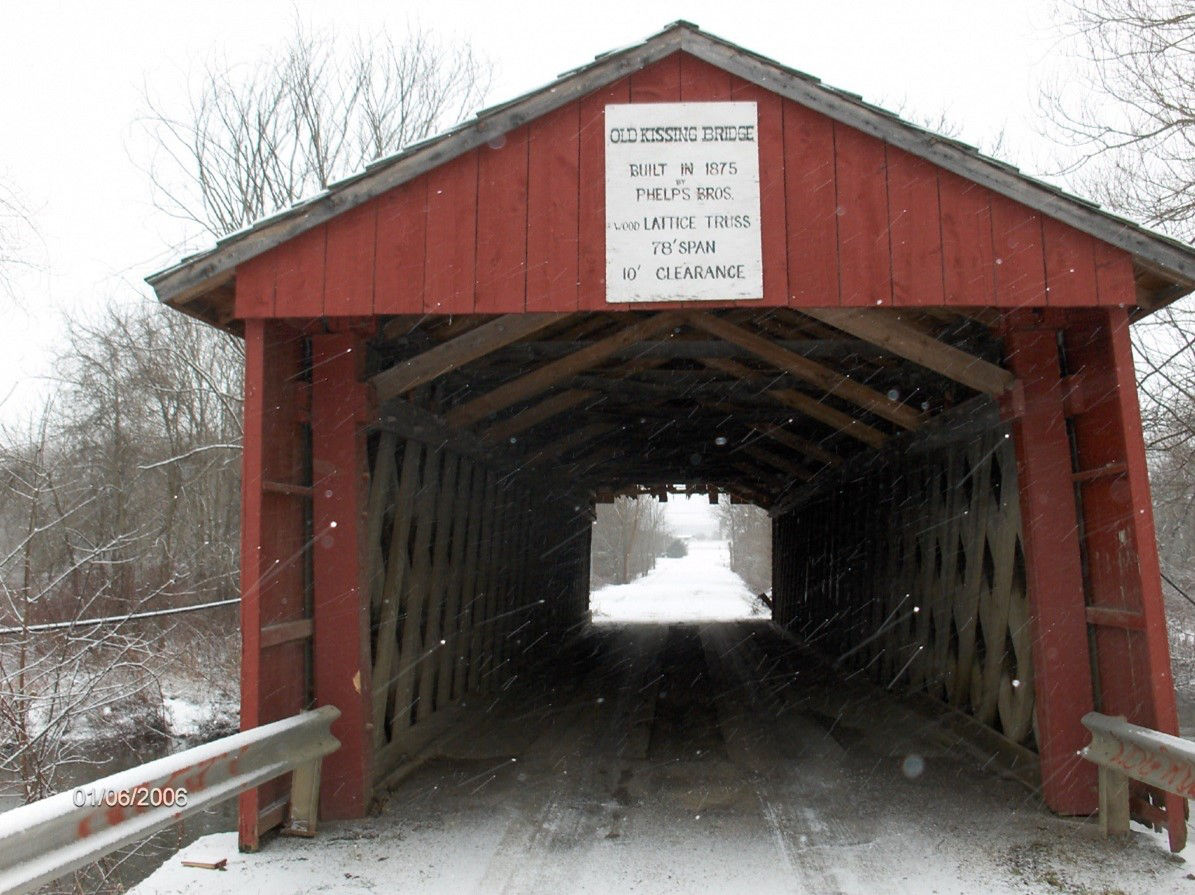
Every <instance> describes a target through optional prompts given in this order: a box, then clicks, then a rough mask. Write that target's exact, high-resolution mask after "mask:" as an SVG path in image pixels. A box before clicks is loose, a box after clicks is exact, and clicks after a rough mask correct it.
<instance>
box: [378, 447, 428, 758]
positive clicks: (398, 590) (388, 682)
mask: <svg viewBox="0 0 1195 895" xmlns="http://www.w3.org/2000/svg"><path fill="white" fill-rule="evenodd" d="M422 467H423V446H422V445H421V444H419V442H417V441H408V442H406V445H405V447H404V448H403V456H402V473H401V475H400V476H399V482H398V490H397V491H396V492H395V495H394V517H393V521H392V523H391V528H390V546H389V549H388V551H387V557H386V577H385V580H384V582H383V584H382V596H381V607H380V610H379V614H378V635H377V648H376V649H375V650H374V664H373V710H372V711H373V725H374V727H373V742H374V750H375V752H376V751H377V750H379V749H381V748H382V746H384V745H385V742H386V737H387V729H386V728H387V725H386V710H387V707H388V701H389V697H390V690H391V687H392V686H393V683H394V660H395V658H396V656H397V655H398V616H399V610H400V608H401V600H402V594H403V591H404V590H405V588H406V579H407V575H408V574H410V562H411V560H410V556H409V555H408V553H407V551H408V546H409V541H410V537H411V526H412V525H413V524H414V521H415V500H414V498H415V494H416V492H417V490H418V488H419V474H420V470H421V469H422Z"/></svg>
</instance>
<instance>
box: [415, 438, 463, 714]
mask: <svg viewBox="0 0 1195 895" xmlns="http://www.w3.org/2000/svg"><path fill="white" fill-rule="evenodd" d="M460 472H461V459H460V456H459V455H457V454H446V455H445V457H444V472H443V478H442V479H441V482H440V494H439V497H438V498H437V501H436V530H435V535H434V537H435V541H434V546H433V548H432V562H431V571H430V574H429V575H428V586H427V622H426V625H425V634H424V641H423V644H424V652H425V653H426V656H424V657H423V660H422V661H421V662H420V664H419V698H418V702H417V703H416V713H417V717H418V718H419V720H421V721H422V720H423V719H424V718H426V717H428V716H429V715H430V714H431V713H432V712H433V711H435V708H436V706H435V696H436V673H437V672H438V671H439V668H440V657H441V656H442V655H443V653H444V646H445V645H446V642H445V643H441V640H444V638H443V637H441V631H442V630H443V627H444V616H445V608H446V607H445V603H446V602H447V597H448V582H449V578H450V576H451V573H452V570H451V568H450V567H449V565H448V548H449V546H450V545H451V543H452V534H453V528H454V526H455V525H456V519H455V513H454V512H453V510H454V509H455V507H456V504H457V487H458V485H457V482H458V480H459V478H460Z"/></svg>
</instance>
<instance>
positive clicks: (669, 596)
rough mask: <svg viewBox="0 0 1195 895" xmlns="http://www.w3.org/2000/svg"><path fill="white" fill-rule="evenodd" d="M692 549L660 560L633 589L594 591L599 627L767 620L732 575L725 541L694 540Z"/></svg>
mask: <svg viewBox="0 0 1195 895" xmlns="http://www.w3.org/2000/svg"><path fill="white" fill-rule="evenodd" d="M688 546H689V555H688V556H686V557H684V558H682V559H669V558H668V557H661V558H660V559H658V560H656V567H655V568H654V569H652V571H650V572H648V573H647V574H646V575H644V576H643V577H642V578H639V579H637V580H635V581H632V582H631V583H630V584H613V585H610V586H609V587H603V588H602V589H601V590H597V591H594V592H593V594H591V595H590V598H589V608H590V611H591V613H592V615H593V620H594V622H595V623H596V624H604V623H608V622H674V621H708V622H721V621H736V620H738V619H744V618H765V617H767V615H768V611H767V609H766V608H765V607H764V605H763V604H762V603H760V601H759V599H758V598H757V597H756V596H755V595H754V594H752V593H751V592H750V591H749V590H747V586H746V585H745V584H743V579H742V578H740V577H739V576H738V575H736V574H735V573H734V572H732V571H731V570H730V568H729V566H730V557H729V555H728V549H729V548H728V546H727V544H726V542H725V541H701V540H694V541H690V542H689V545H688Z"/></svg>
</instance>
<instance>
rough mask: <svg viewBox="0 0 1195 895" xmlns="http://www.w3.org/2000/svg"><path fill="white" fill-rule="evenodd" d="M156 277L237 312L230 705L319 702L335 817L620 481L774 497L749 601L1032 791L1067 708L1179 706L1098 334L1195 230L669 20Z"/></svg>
mask: <svg viewBox="0 0 1195 895" xmlns="http://www.w3.org/2000/svg"><path fill="white" fill-rule="evenodd" d="M150 282H151V284H152V285H153V287H154V288H155V290H156V291H157V293H158V295H159V297H160V298H161V299H162V300H163V301H165V302H167V303H168V304H170V305H171V306H173V307H175V308H177V309H179V310H181V311H183V312H185V313H188V314H192V315H195V316H197V317H200V318H202V319H204V320H207V321H209V322H211V323H212V324H213V325H216V326H220V327H225V328H228V329H230V330H233V331H235V332H237V333H240V334H242V335H243V337H244V339H245V346H246V379H245V444H244V477H243V501H244V504H243V532H242V554H241V555H242V588H243V602H242V634H243V644H244V645H243V650H244V655H243V672H242V675H243V678H242V710H241V723H242V725H243V726H244V727H246V728H249V727H254V726H256V725H259V724H262V723H264V722H268V721H271V720H274V719H277V718H281V717H284V716H287V715H290V714H293V713H295V712H296V711H299V710H301V709H303V708H306V707H310V706H312V705H314V704H329V703H330V704H334V705H336V706H337V707H339V709H340V710H341V712H342V714H341V717H340V720H339V721H338V722H337V724H336V725H335V727H334V732H335V733H336V735H337V736H338V737H339V738H340V740H341V741H342V743H343V746H342V748H341V749H340V751H339V752H337V753H336V754H334V755H333V756H331V757H330V758H329V759H328V761H327V762H326V764H325V774H324V779H323V784H322V812H323V813H324V814H325V815H326V816H328V817H333V818H345V817H353V816H360V815H361V814H363V813H364V812H365V811H366V810H367V808H368V806H369V804H370V800H371V796H372V794H373V792H374V790H375V788H377V787H378V786H380V785H381V784H382V783H384V781H385V779H386V777H387V775H388V774H389V773H390V772H391V771H392V769H393V768H394V767H395V766H396V765H397V763H398V762H399V760H400V759H401V758H402V756H403V754H404V753H405V751H407V750H408V749H409V748H410V745H409V744H410V743H411V742H412V739H411V738H412V737H413V736H414V735H415V733H416V732H418V731H419V729H420V728H421V726H422V725H427V724H428V723H429V722H430V721H432V720H434V718H435V717H436V713H437V711H438V710H439V709H441V708H443V707H444V706H446V705H448V704H450V703H452V702H454V701H456V700H458V699H460V698H461V696H462V694H465V693H467V692H470V691H474V690H481V691H486V690H492V689H494V688H496V687H500V686H501V684H502V682H503V681H505V680H508V679H509V678H510V676H511V675H514V674H516V673H517V672H518V670H519V668H520V667H521V666H522V665H523V664H525V663H527V662H530V661H532V660H534V659H536V658H537V657H541V658H542V657H543V656H549V655H551V650H550V645H551V644H553V643H559V642H562V641H563V640H564V639H566V638H568V637H569V636H570V633H571V632H575V631H576V630H577V629H578V626H581V625H583V624H584V621H585V619H586V615H587V599H588V557H589V532H590V525H591V518H592V513H593V506H594V503H595V501H602V500H608V499H610V498H612V497H613V496H615V495H621V494H632V493H663V492H669V491H671V492H677V491H679V492H687V493H702V494H709V495H715V494H718V493H726V494H730V495H731V496H732V497H733V498H734V499H736V500H741V501H748V502H751V503H755V504H758V505H760V506H762V507H766V508H767V509H769V510H770V512H771V513H772V515H773V518H774V538H773V550H774V582H775V586H774V618H775V621H776V622H777V623H778V624H779V625H782V626H786V627H787V628H789V629H790V630H791V631H792V632H794V633H795V634H798V635H801V634H809V633H811V632H815V631H816V632H818V636H819V638H820V641H819V642H820V643H821V645H822V646H823V648H825V649H828V650H829V651H832V652H833V653H834V654H835V655H839V656H845V657H846V661H848V662H850V663H853V664H854V665H856V667H858V668H862V669H867V670H868V673H870V674H874V675H876V676H877V678H879V679H882V680H884V681H885V682H887V681H889V680H896V679H899V680H900V681H902V682H903V683H904V684H905V685H906V686H907V687H908V688H910V689H914V690H922V691H925V692H927V693H929V694H930V695H931V696H933V697H936V698H937V699H939V700H942V701H944V702H946V703H949V704H951V705H954V706H958V707H961V708H964V709H965V710H966V711H968V712H970V713H971V714H973V715H974V717H975V718H976V719H977V720H978V721H979V722H981V723H983V724H985V725H989V726H990V727H992V728H994V729H995V730H996V731H997V732H999V734H1000V735H1002V736H1003V737H1006V738H1008V739H1009V740H1012V741H1014V742H1016V743H1020V744H1023V745H1027V746H1029V747H1030V748H1032V749H1034V750H1035V751H1036V752H1037V754H1038V755H1039V756H1040V764H1041V779H1042V781H1043V792H1044V796H1045V800H1046V802H1047V804H1048V805H1049V807H1050V808H1052V809H1053V810H1054V811H1057V812H1061V813H1073V814H1082V813H1090V812H1092V811H1094V810H1095V808H1096V800H1097V795H1096V771H1095V767H1094V766H1093V765H1090V764H1087V763H1085V762H1084V761H1083V760H1082V759H1080V758H1079V757H1078V756H1077V755H1076V752H1077V750H1078V749H1079V748H1080V747H1081V746H1082V745H1083V744H1084V743H1085V742H1086V736H1085V734H1084V731H1083V729H1082V727H1081V726H1080V723H1079V722H1080V718H1081V717H1082V716H1083V715H1084V713H1086V712H1088V711H1090V710H1092V709H1093V708H1098V709H1099V710H1101V711H1103V712H1106V713H1109V714H1113V715H1125V716H1127V717H1128V718H1129V719H1130V720H1131V721H1134V722H1137V723H1140V724H1143V725H1146V726H1149V727H1153V728H1156V729H1159V730H1162V731H1167V732H1172V733H1174V732H1177V730H1176V713H1175V695H1174V687H1173V683H1172V680H1171V673H1170V664H1169V657H1168V650H1167V638H1166V621H1165V617H1164V613H1163V601H1162V593H1161V590H1160V584H1159V569H1158V560H1157V551H1156V546H1155V536H1154V528H1153V520H1152V516H1151V510H1150V496H1149V484H1148V481H1147V472H1146V458H1145V451H1144V446H1143V440H1142V432H1141V423H1140V415H1139V408H1138V404H1137V396H1136V391H1135V386H1134V375H1133V362H1132V357H1131V351H1130V344H1129V325H1130V323H1131V322H1132V321H1133V320H1134V319H1135V318H1137V317H1140V316H1142V315H1145V314H1148V313H1150V312H1151V311H1153V310H1155V309H1157V308H1158V307H1160V306H1163V305H1165V304H1167V303H1169V302H1172V301H1174V300H1175V299H1177V298H1178V297H1180V296H1182V295H1185V294H1186V293H1188V292H1189V291H1191V290H1192V289H1193V288H1195V252H1193V251H1192V249H1191V248H1190V247H1189V246H1186V245H1184V244H1181V243H1178V242H1175V241H1172V240H1170V239H1167V238H1165V237H1163V236H1159V235H1157V234H1154V233H1151V232H1148V231H1146V230H1143V229H1141V228H1139V227H1137V226H1135V225H1134V224H1132V223H1130V222H1127V221H1125V220H1122V219H1119V218H1117V217H1115V216H1113V215H1110V214H1108V213H1106V212H1104V211H1101V210H1100V209H1099V208H1097V207H1096V206H1094V205H1092V204H1090V203H1087V202H1085V201H1083V200H1081V199H1078V198H1075V197H1073V196H1070V195H1067V194H1065V193H1062V192H1060V191H1058V190H1057V189H1054V188H1052V187H1050V186H1048V185H1045V184H1043V183H1040V182H1038V181H1035V180H1033V179H1030V178H1028V177H1026V176H1024V175H1023V174H1021V173H1020V172H1019V171H1017V170H1016V169H1015V168H1012V167H1009V166H1008V165H1005V164H1002V163H1000V162H998V161H995V160H993V159H990V158H986V157H984V156H982V155H980V154H979V153H977V152H976V151H975V150H973V149H971V148H969V147H967V146H964V145H961V144H959V143H957V142H955V141H953V140H950V139H947V138H944V137H940V136H937V135H935V134H932V133H928V132H926V131H924V130H922V129H920V128H918V127H916V126H914V125H912V124H909V123H908V122H905V121H902V120H900V119H899V118H897V117H895V116H893V115H891V114H889V113H887V112H885V111H883V110H881V109H878V108H876V107H874V106H871V105H869V104H867V103H865V102H863V101H862V100H861V99H860V98H859V97H857V96H854V95H851V94H848V93H844V92H841V91H838V90H835V89H833V88H830V87H827V86H826V85H823V84H821V83H820V82H819V81H817V80H816V79H814V78H811V77H809V76H807V75H804V74H802V73H800V72H796V71H793V70H791V69H788V68H785V67H783V66H781V65H779V64H777V63H775V62H772V61H770V60H768V59H764V58H761V57H759V56H757V55H755V54H753V53H750V52H748V51H746V50H743V49H742V48H739V47H737V46H734V45H732V44H729V43H727V42H725V41H722V40H720V39H718V38H716V37H713V36H711V35H709V34H706V33H704V32H702V31H700V30H698V29H697V28H696V27H694V26H692V25H689V24H687V23H684V22H680V23H677V24H675V25H672V26H670V27H669V28H667V29H666V30H664V31H663V32H661V33H660V34H658V35H656V36H654V37H652V38H650V39H649V40H647V41H646V42H644V43H642V44H640V45H637V46H634V47H632V48H630V49H624V50H620V51H618V52H614V53H610V54H607V55H603V56H601V57H599V58H598V59H597V60H596V61H594V62H593V63H591V64H589V65H586V66H584V67H582V68H580V69H577V70H576V71H573V72H570V73H568V74H566V75H564V76H562V77H561V78H560V79H559V80H557V81H556V82H554V83H552V84H550V85H548V86H547V87H545V88H543V89H540V90H537V91H535V92H533V93H530V94H528V95H526V96H523V97H521V98H519V99H516V100H514V101H511V102H509V103H505V104H502V105H499V106H496V107H494V108H491V109H488V110H486V111H484V112H482V113H480V114H479V115H478V116H477V118H476V119H475V120H472V121H470V122H468V123H467V124H465V125H462V126H460V127H458V128H456V129H454V130H452V131H450V132H448V133H446V134H444V135H443V136H440V137H437V138H435V139H432V140H429V141H427V142H424V143H421V144H419V145H417V146H412V147H409V148H408V149H406V150H405V151H403V152H402V153H400V154H398V155H394V156H391V157H387V158H383V159H381V160H379V161H377V162H376V163H374V164H373V165H371V166H370V167H369V168H368V169H367V170H366V171H364V172H362V173H361V174H359V175H357V176H354V177H352V178H349V179H348V180H345V181H343V182H341V183H339V184H337V185H335V186H334V187H332V188H331V189H329V190H327V191H326V192H325V193H323V194H321V195H319V196H317V197H315V198H313V199H311V200H310V201H307V202H304V203H302V204H300V205H297V206H295V207H293V208H290V209H287V210H285V211H283V212H280V213H279V214H277V215H274V216H273V217H271V218H268V219H266V220H263V221H261V222H259V223H257V224H255V225H254V226H252V227H250V228H248V229H246V230H244V231H241V232H239V233H235V234H233V235H231V236H229V237H227V238H225V239H223V240H221V241H220V242H219V244H218V245H217V246H216V247H215V248H214V249H212V250H211V251H208V252H204V253H202V254H200V255H196V256H193V257H190V258H187V259H185V260H184V261H182V262H181V263H179V264H178V265H176V266H175V267H172V268H170V269H169V270H166V271H163V272H161V273H159V274H156V275H154V276H153V277H151V278H150ZM285 793H286V789H285V788H284V787H282V786H280V785H278V786H274V787H263V788H262V789H260V790H258V791H257V792H255V793H253V794H251V795H250V796H248V797H246V798H245V799H244V800H243V802H242V805H241V811H242V813H241V841H242V845H243V846H245V847H254V846H255V845H256V843H257V841H258V837H259V836H260V834H261V833H262V832H264V831H265V830H267V829H269V828H270V827H272V826H274V825H276V824H278V823H279V822H280V821H281V819H282V818H283V816H284V812H285ZM1133 808H1134V811H1135V813H1136V814H1137V815H1138V816H1139V817H1141V818H1142V819H1144V820H1146V821H1148V822H1151V823H1154V824H1168V825H1169V826H1170V827H1171V829H1172V831H1173V832H1175V833H1176V835H1178V834H1179V831H1181V830H1182V829H1183V814H1184V809H1185V803H1184V802H1183V801H1182V800H1181V799H1178V798H1177V797H1169V796H1168V797H1165V798H1163V797H1161V796H1160V795H1159V794H1158V793H1156V792H1154V791H1151V790H1149V789H1147V788H1145V787H1141V788H1139V789H1138V790H1135V798H1134V801H1133Z"/></svg>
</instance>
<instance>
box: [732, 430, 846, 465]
mask: <svg viewBox="0 0 1195 895" xmlns="http://www.w3.org/2000/svg"><path fill="white" fill-rule="evenodd" d="M751 428H752V429H754V430H755V431H756V432H758V433H759V434H760V435H764V436H766V437H768V438H770V439H772V440H773V441H778V442H780V443H781V444H782V445H784V446H785V447H787V448H790V449H792V450H794V451H798V452H799V453H802V454H804V455H805V456H806V457H809V458H810V459H812V460H817V461H818V462H819V463H824V464H826V465H827V466H837V465H838V464H840V463H841V462H842V458H841V457H839V456H838V455H837V454H835V453H831V452H830V451H828V450H826V449H825V448H824V447H822V446H821V445H820V444H816V443H815V442H812V441H810V440H809V439H808V438H802V437H801V436H799V435H794V434H793V433H792V432H789V431H788V430H787V429H785V428H784V427H783V426H765V425H761V424H759V423H755V424H754V425H752V427H751Z"/></svg>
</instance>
